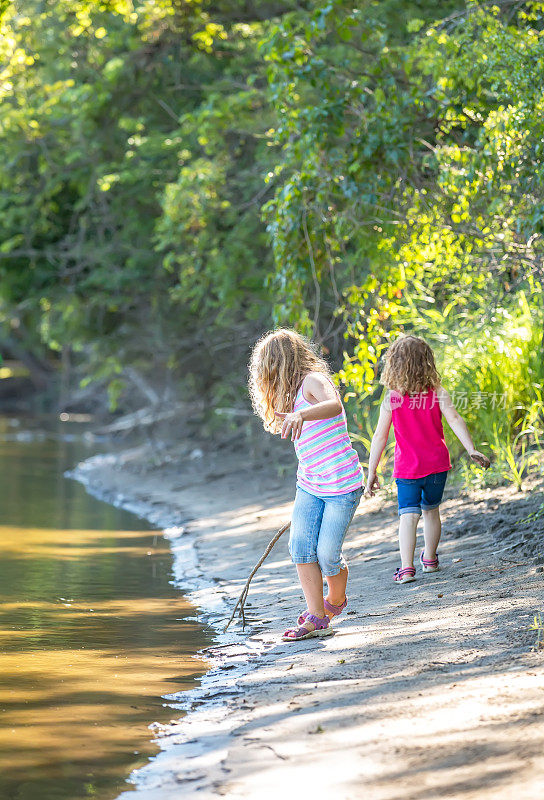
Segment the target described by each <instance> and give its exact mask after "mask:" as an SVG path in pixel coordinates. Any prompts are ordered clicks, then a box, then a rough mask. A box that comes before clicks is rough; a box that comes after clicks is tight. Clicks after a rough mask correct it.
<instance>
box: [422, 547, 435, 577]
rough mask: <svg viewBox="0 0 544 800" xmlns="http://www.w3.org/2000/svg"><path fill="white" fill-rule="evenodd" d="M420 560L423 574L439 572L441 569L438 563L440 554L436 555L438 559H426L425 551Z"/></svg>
mask: <svg viewBox="0 0 544 800" xmlns="http://www.w3.org/2000/svg"><path fill="white" fill-rule="evenodd" d="M419 560H420V562H421V569H422V570H423V572H438V570H439V569H440V566H439V563H438V553H437V554H436V558H425V550H422V551H421V555H420V557H419Z"/></svg>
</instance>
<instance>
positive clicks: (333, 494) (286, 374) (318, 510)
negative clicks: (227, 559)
mask: <svg viewBox="0 0 544 800" xmlns="http://www.w3.org/2000/svg"><path fill="white" fill-rule="evenodd" d="M249 388H250V393H251V399H252V401H253V407H254V409H255V411H256V413H257V414H258V415H259V416H260V417H261V418H262V420H263V422H264V427H265V429H266V430H268V431H270V432H271V433H279V434H281V437H282V438H283V439H286V438H290V439H291V440H292V442H293V444H294V447H295V452H296V455H297V458H298V471H297V489H296V495H295V503H294V506H293V511H292V514H291V526H290V528H291V530H290V536H289V552H290V554H291V559H292V560H293V562H294V563H295V564H296V567H297V572H298V577H299V580H300V584H301V586H302V590H303V592H304V597H305V599H306V610H305V611H304V612H303V613H302V614H300V616H299V617H298V620H297V625H295V627H293V628H289V629H288V630H286V631H285V633H284V634H283V641H285V642H296V641H299V640H300V639H309V638H313V637H314V636H327V635H330V634H331V633H332V629H331V627H330V621H331V619H332V618H333V617H335V616H337V615H338V614H340V613H341V612H342V611H343V610H344V608H345V607H346V605H347V602H348V601H347V597H346V584H347V579H348V568H347V566H346V563H345V561H344V558H343V555H342V544H343V541H344V537H345V535H346V532H347V529H348V527H349V524H350V522H351V520H352V517H353V515H354V513H355V510H356V508H357V505H358V504H359V500H360V499H361V495H362V493H363V489H362V483H363V471H362V468H361V465H360V463H359V457H358V455H357V453H356V452H355V450H354V449H353V447H352V446H351V442H350V439H349V435H348V429H347V422H346V414H345V411H344V408H343V406H342V402H341V400H340V397H339V394H338V392H337V391H336V388H335V386H334V384H333V383H332V381H331V378H330V371H329V368H328V367H327V364H326V363H325V361H323V359H322V358H321V357H320V356H319V354H318V353H317V352H316V349H315V347H314V345H313V344H312V343H311V342H309V341H308V340H307V339H305V338H304V337H303V336H300V334H298V333H297V332H296V331H292V330H289V329H285V328H283V329H280V330H276V331H272V333H267V334H266V335H265V336H263V337H262V339H260V340H259V341H258V342H257V344H256V345H255V347H254V348H253V353H252V356H251V362H250V366H249ZM323 579H325V580H326V583H327V588H328V592H327V595H326V597H323Z"/></svg>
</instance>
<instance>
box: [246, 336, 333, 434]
mask: <svg viewBox="0 0 544 800" xmlns="http://www.w3.org/2000/svg"><path fill="white" fill-rule="evenodd" d="M309 372H321V373H322V374H323V375H327V376H329V377H330V374H331V373H330V369H329V367H328V365H327V363H326V362H325V361H324V359H323V358H321V356H320V355H319V353H318V351H317V348H316V345H315V344H314V343H313V342H311V341H310V340H309V339H306V337H305V336H301V334H300V333H297V332H296V331H293V330H291V329H290V328H278V329H277V330H275V331H269V332H268V333H265V334H264V336H261V338H260V339H259V341H258V342H257V343H256V344H255V346H254V348H253V351H252V353H251V359H250V362H249V393H250V396H251V402H252V404H253V409H254V411H255V413H256V414H257V415H258V416H259V417H261V419H262V420H263V424H264V427H265V430H267V431H270V433H279V432H280V431H281V426H282V420H280V419H278V418H277V417H276V416H275V415H274V411H282V412H286V413H290V412H291V411H292V410H293V406H294V404H295V398H296V395H297V391H298V389H299V388H300V385H301V384H302V381H303V380H304V378H305V377H306V375H308V373H309Z"/></svg>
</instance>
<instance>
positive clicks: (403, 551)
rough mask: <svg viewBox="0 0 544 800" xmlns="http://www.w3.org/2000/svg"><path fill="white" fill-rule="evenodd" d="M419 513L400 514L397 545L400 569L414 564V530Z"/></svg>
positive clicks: (415, 529)
mask: <svg viewBox="0 0 544 800" xmlns="http://www.w3.org/2000/svg"><path fill="white" fill-rule="evenodd" d="M418 522H419V514H401V515H400V519H399V547H400V558H401V562H402V569H405V568H406V567H413V566H414V553H415V549H416V531H417V523H418Z"/></svg>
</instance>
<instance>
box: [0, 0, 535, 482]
mask: <svg viewBox="0 0 544 800" xmlns="http://www.w3.org/2000/svg"><path fill="white" fill-rule="evenodd" d="M353 5H354V4H352V3H347V2H345V0H316V1H315V2H303V3H294V2H289V1H288V0H285V2H282V1H281V0H277V2H272V1H271V2H251V1H249V2H242V0H235V2H228V3H227V2H216V3H211V2H207V1H206V0H155V1H153V0H142V1H141V2H138V1H137V0H136V1H135V2H130V0H112V2H107V1H106V0H100V1H99V0H96V1H95V0H92V1H89V0H87V1H86V2H83V1H81V2H68V0H49V2H43V1H42V0H18V1H17V2H13V3H11V4H9V5H8V4H3V6H2V21H1V27H2V30H1V33H2V36H1V40H0V48H1V51H2V52H1V61H2V80H1V84H0V85H1V92H2V103H1V105H0V142H1V144H2V153H3V159H2V161H1V162H0V203H1V212H2V213H1V215H0V278H1V284H0V323H1V325H2V326H3V328H4V331H6V332H9V334H10V335H11V336H16V337H18V339H19V340H20V341H24V343H25V344H26V345H27V346H28V347H30V348H33V349H34V350H40V349H41V350H42V351H46V352H48V353H49V354H51V353H52V354H53V355H54V354H55V353H59V357H60V354H61V353H62V354H63V355H66V354H67V357H68V358H69V360H70V363H72V364H73V365H74V369H75V373H74V374H75V375H77V377H78V380H83V381H89V380H96V379H103V380H107V382H108V383H109V387H110V393H111V399H112V402H114V403H115V402H116V401H118V400H122V398H123V397H126V393H127V391H128V390H129V389H130V383H131V378H130V376H131V374H132V375H134V371H137V372H138V374H139V375H141V376H143V377H144V378H145V379H146V380H149V381H151V382H152V383H153V384H154V385H155V386H158V387H160V389H161V391H162V390H163V389H166V388H167V387H173V386H174V387H176V389H177V390H179V391H182V392H185V393H188V394H190V393H195V392H198V393H200V394H201V395H204V396H205V397H207V398H208V400H209V402H210V403H212V404H215V405H222V404H230V403H233V402H234V403H237V402H240V398H241V396H242V393H243V386H244V373H245V361H246V359H247V354H248V348H249V346H250V344H251V342H252V340H253V338H254V337H255V336H256V335H257V334H258V333H260V332H261V331H262V329H263V328H267V327H271V326H273V325H275V324H288V325H293V326H295V327H297V328H298V329H299V330H301V331H303V332H305V333H308V334H309V335H312V336H314V337H315V338H316V339H317V340H318V341H319V342H320V343H321V344H322V346H323V347H324V349H325V351H326V352H328V353H329V354H330V357H331V359H332V361H333V364H334V366H335V368H336V369H337V370H339V379H340V380H341V381H342V382H343V384H344V386H345V389H346V391H345V395H346V397H347V398H348V399H349V400H350V409H351V413H352V414H353V415H354V416H353V419H354V424H355V429H356V430H358V431H359V435H360V436H361V438H362V440H363V441H364V440H365V437H367V434H368V431H367V428H368V426H369V425H370V423H371V419H372V412H371V407H372V403H373V402H375V400H376V399H377V397H378V396H379V392H380V390H379V387H377V385H376V382H377V375H378V365H379V359H380V356H381V354H382V352H383V350H384V348H385V347H386V346H387V344H388V343H389V342H390V341H391V339H392V338H393V337H394V336H396V335H398V333H399V331H408V330H409V331H414V332H417V333H419V334H420V335H423V336H425V337H426V338H428V339H429V341H430V342H431V344H432V345H433V346H434V347H435V349H436V352H437V357H438V360H439V363H440V367H441V369H442V372H443V375H444V380H445V382H446V383H447V384H448V385H449V386H450V387H451V388H452V389H457V390H458V391H464V392H468V393H472V394H474V393H477V394H478V395H479V396H480V398H481V397H482V396H484V395H485V396H486V397H491V396H494V395H500V396H501V397H502V398H503V400H502V401H501V403H502V404H503V405H504V408H503V409H502V411H503V412H504V413H498V409H497V408H494V409H490V408H489V407H487V405H486V406H485V407H484V405H483V404H482V403H481V399H480V401H478V403H475V402H474V403H473V404H472V405H470V404H469V406H468V408H467V414H468V416H469V417H470V418H471V421H472V423H473V424H474V425H476V426H477V429H478V430H479V431H481V433H482V435H484V436H485V437H486V439H487V441H488V442H489V443H490V445H491V446H492V447H494V448H495V449H496V452H497V453H498V454H499V455H500V458H502V459H503V461H504V463H505V464H507V461H508V458H509V455H508V447H510V448H511V449H512V448H513V449H514V450H513V452H514V451H516V452H517V454H518V456H519V452H520V448H521V447H522V443H524V442H525V441H526V440H527V437H526V436H525V434H524V435H523V437H522V438H521V439H519V436H520V435H521V432H522V431H526V432H527V431H528V432H529V433H530V435H531V436H532V437H534V436H537V435H538V432H537V428H538V426H537V418H536V417H538V414H537V415H536V417H535V411H534V409H535V408H536V406H535V404H536V405H538V403H539V398H540V399H541V396H542V395H541V392H542V382H543V375H544V367H543V364H542V322H543V310H542V279H543V269H542V234H543V226H544V205H543V200H542V182H543V179H544V169H543V161H542V159H543V147H544V130H543V123H542V119H543V115H542V104H543V98H542V95H543V92H542V86H543V85H544V81H543V78H544V47H543V39H542V37H543V30H544V3H541V2H518V1H517V0H516V2H514V1H513V0H512V1H510V0H503V1H502V2H496V3H495V4H493V3H478V2H473V1H472V0H468V1H467V2H459V1H458V0H457V1H455V0H454V1H452V2H444V3H440V4H437V3H432V2H427V1H426V0H412V1H410V0H383V1H382V2H375V1H374V0H365V1H364V2H362V3H359V4H357V7H356V8H354V7H353ZM6 335H7V334H6ZM505 370H506V372H505ZM504 398H506V399H504ZM516 437H518V438H516ZM505 448H506V449H505ZM518 456H516V457H518ZM512 457H513V456H512ZM518 460H519V459H518ZM506 469H508V468H506Z"/></svg>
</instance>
